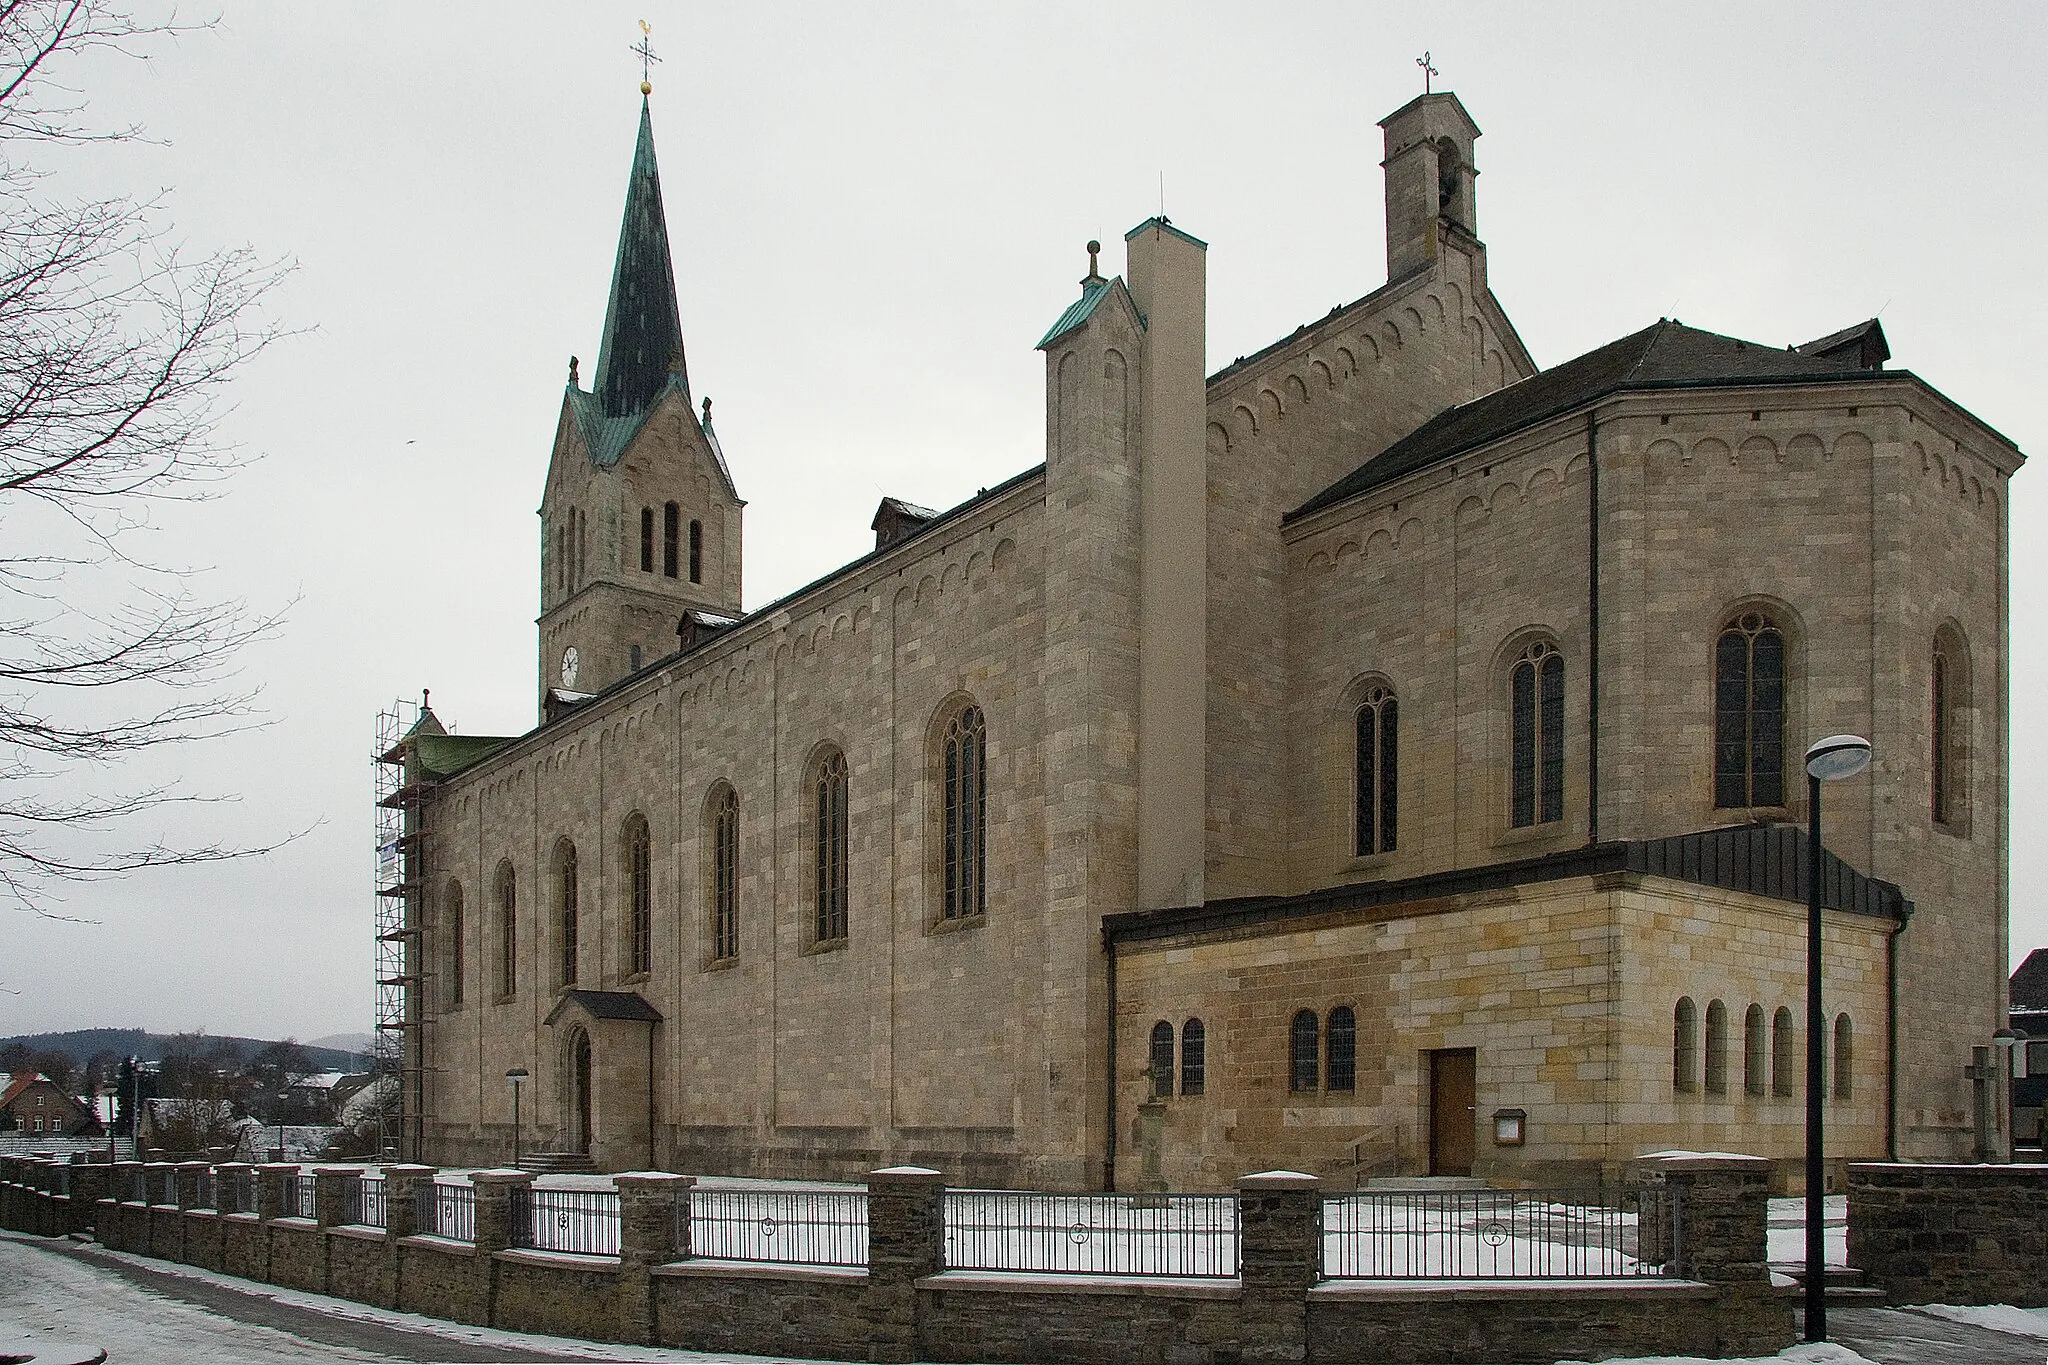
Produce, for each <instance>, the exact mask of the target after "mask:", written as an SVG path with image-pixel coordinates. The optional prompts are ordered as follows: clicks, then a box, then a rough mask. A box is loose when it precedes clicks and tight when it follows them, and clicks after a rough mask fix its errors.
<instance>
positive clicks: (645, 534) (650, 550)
mask: <svg viewBox="0 0 2048 1365" xmlns="http://www.w3.org/2000/svg"><path fill="white" fill-rule="evenodd" d="M640 572H641V573H653V572H654V509H653V508H652V507H643V508H641V509H640Z"/></svg>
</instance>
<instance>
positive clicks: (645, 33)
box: [627, 19, 661, 95]
mask: <svg viewBox="0 0 2048 1365" xmlns="http://www.w3.org/2000/svg"><path fill="white" fill-rule="evenodd" d="M653 32H654V30H653V29H651V28H649V27H648V26H647V21H646V20H645V19H642V20H641V21H640V41H639V42H637V43H635V44H634V45H633V46H632V47H630V48H628V49H627V51H629V52H632V53H635V54H637V55H638V56H639V58H640V93H641V94H643V95H647V94H652V93H653V92H654V83H653V82H652V81H650V80H649V79H648V73H649V71H650V70H651V69H652V68H653V66H654V64H655V63H656V62H658V61H660V60H661V58H659V57H657V56H655V55H654V47H653V45H652V44H650V43H649V42H648V41H647V40H648V38H649V37H650V36H652V34H653Z"/></svg>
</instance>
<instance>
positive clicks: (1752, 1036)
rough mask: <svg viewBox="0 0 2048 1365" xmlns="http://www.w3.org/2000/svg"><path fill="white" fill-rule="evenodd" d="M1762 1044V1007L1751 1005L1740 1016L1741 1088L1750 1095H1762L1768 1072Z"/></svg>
mask: <svg viewBox="0 0 2048 1365" xmlns="http://www.w3.org/2000/svg"><path fill="white" fill-rule="evenodd" d="M1767 1056H1768V1053H1767V1050H1766V1047H1765V1043H1764V1007H1763V1006H1762V1005H1751V1006H1750V1007H1749V1012H1748V1013H1747V1014H1745V1015H1743V1016H1742V1088H1743V1090H1744V1091H1745V1092H1747V1093H1748V1094H1751V1095H1761V1094H1763V1093H1764V1086H1765V1084H1766V1080H1767V1078H1768V1075H1769V1072H1770V1063H1769V1061H1768V1060H1767Z"/></svg>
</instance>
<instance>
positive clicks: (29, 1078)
mask: <svg viewBox="0 0 2048 1365" xmlns="http://www.w3.org/2000/svg"><path fill="white" fill-rule="evenodd" d="M98 1130H99V1125H98V1123H97V1122H95V1121H94V1119H93V1116H92V1111H91V1110H90V1109H87V1108H86V1107H85V1105H84V1104H83V1103H81V1102H80V1101H78V1100H77V1099H75V1098H73V1097H72V1096H70V1095H67V1094H65V1093H64V1091H63V1090H62V1089H61V1088H60V1087H59V1086H58V1085H57V1083H56V1082H55V1081H53V1080H51V1079H50V1078H49V1077H48V1076H45V1075H43V1074H42V1073H41V1072H35V1071H26V1072H20V1073H17V1074H15V1075H12V1076H9V1075H7V1074H5V1073H4V1072H0V1132H8V1131H12V1132H15V1133H26V1134H28V1135H29V1136H30V1137H35V1136H38V1135H41V1134H47V1135H49V1136H51V1137H56V1136H60V1135H63V1134H67V1133H68V1134H79V1135H84V1134H91V1133H95V1132H97V1131H98Z"/></svg>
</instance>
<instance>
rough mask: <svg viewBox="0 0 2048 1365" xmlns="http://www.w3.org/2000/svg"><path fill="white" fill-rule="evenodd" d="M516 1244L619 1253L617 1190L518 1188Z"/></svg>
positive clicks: (513, 1211) (596, 1253)
mask: <svg viewBox="0 0 2048 1365" xmlns="http://www.w3.org/2000/svg"><path fill="white" fill-rule="evenodd" d="M511 1195H512V1208H511V1214H512V1245H513V1246H516V1247H531V1248H532V1249H534V1250H536V1251H568V1252H574V1253H576V1254H578V1255H583V1256H616V1255H618V1254H619V1196H618V1192H617V1191H616V1190H536V1189H531V1188H528V1189H519V1188H517V1187H515V1188H514V1189H513V1190H512V1191H511Z"/></svg>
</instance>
